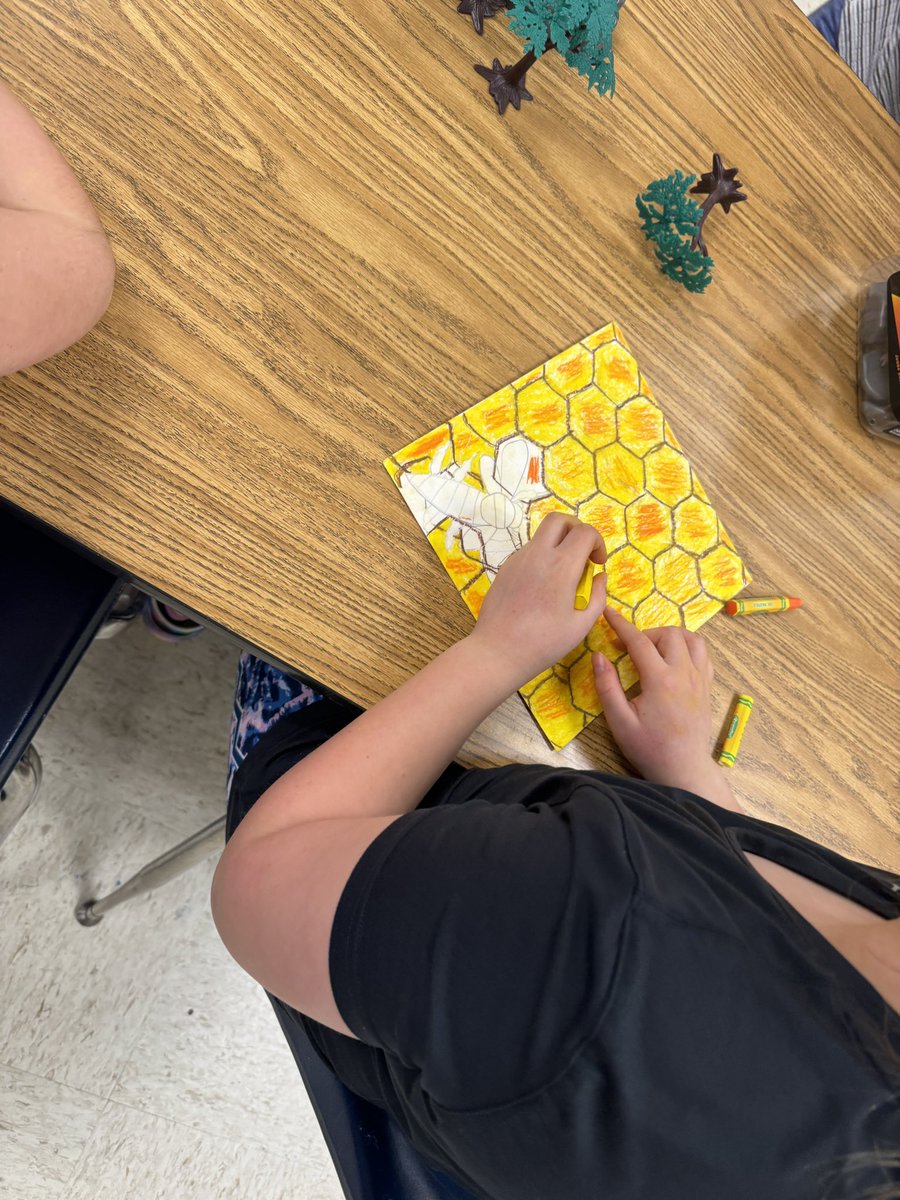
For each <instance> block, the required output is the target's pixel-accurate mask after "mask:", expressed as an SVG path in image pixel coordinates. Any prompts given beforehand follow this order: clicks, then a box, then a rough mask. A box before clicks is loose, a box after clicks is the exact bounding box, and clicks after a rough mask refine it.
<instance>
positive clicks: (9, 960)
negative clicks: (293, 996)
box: [0, 625, 342, 1200]
mask: <svg viewBox="0 0 900 1200" xmlns="http://www.w3.org/2000/svg"><path fill="white" fill-rule="evenodd" d="M236 661H237V650H236V649H235V648H234V647H233V646H231V645H230V644H227V643H226V642H225V641H224V640H223V639H222V638H220V637H218V636H215V635H213V634H211V633H209V632H206V633H204V634H203V635H202V636H201V637H200V638H198V639H196V640H194V641H189V642H185V643H182V644H180V645H168V644H166V643H163V642H160V641H158V640H156V639H155V638H153V637H151V636H150V635H149V634H148V633H147V632H146V630H145V629H144V628H143V626H138V625H134V626H133V627H131V628H128V629H126V630H124V631H123V632H122V633H121V634H120V635H119V636H117V637H115V638H113V639H112V640H110V641H104V642H97V643H95V644H94V646H93V647H92V648H91V649H90V651H89V652H88V654H87V656H86V658H85V659H84V661H83V662H82V664H81V665H80V666H79V668H78V669H77V671H76V672H75V674H74V676H73V677H72V679H71V681H70V683H69V685H68V686H67V688H66V690H65V691H64V692H63V695H62V697H61V698H60V700H59V701H58V703H57V705H56V706H55V708H54V709H53V711H52V713H51V714H50V716H49V717H48V719H47V721H46V722H45V723H44V726H43V727H42V729H41V731H40V734H39V735H38V738H37V745H38V747H39V749H40V753H41V756H42V758H43V762H44V768H45V778H44V785H43V787H42V789H41V793H40V795H39V797H38V799H37V800H36V801H35V804H34V805H33V807H32V808H31V809H30V810H29V811H28V812H27V813H26V814H25V816H24V817H23V819H22V821H21V822H20V824H19V825H18V826H17V827H16V829H15V830H14V831H13V833H12V835H11V836H10V838H9V840H8V841H7V842H6V844H5V845H4V846H3V848H2V849H0V1195H2V1197H3V1200H122V1198H123V1197H127V1198H128V1200H158V1198H160V1197H166V1198H167V1200H223V1198H224V1197H241V1198H242V1200H339V1197H340V1196H341V1194H342V1193H341V1189H340V1187H339V1185H338V1183H337V1179H336V1176H335V1173H334V1170H333V1168H332V1165H331V1161H330V1159H329V1156H328V1152H327V1150H326V1149H325V1145H324V1142H323V1140H322V1137H321V1134H320V1133H319V1130H318V1125H317V1123H316V1120H315V1117H314V1116H313V1114H312V1111H311V1109H310V1107H309V1104H308V1102H307V1100H306V1094H305V1092H304V1090H303V1086H302V1084H301V1083H300V1079H299V1076H298V1074H297V1071H296V1068H295V1067H294V1063H293V1059H292V1058H291V1055H290V1052H289V1051H288V1049H287V1046H286V1044H285V1043H284V1041H283V1039H282V1036H281V1032H280V1030H279V1028H278V1025H277V1023H276V1021H275V1017H274V1014H273V1013H272V1012H271V1010H270V1008H269V1005H268V1002H267V1000H266V999H265V997H264V996H263V995H262V993H261V992H260V991H259V989H258V988H257V986H256V985H255V984H254V983H253V981H252V980H250V979H249V978H247V977H246V976H245V975H244V974H243V973H242V972H241V970H240V969H239V968H238V967H237V966H236V965H235V964H234V963H233V962H232V961H231V959H230V958H229V957H228V954H227V953H226V952H225V950H224V949H223V947H222V945H221V943H220V942H219V939H218V936H217V934H216V931H215V929H214V927H213V924H212V920H211V918H210V915H209V904H208V896H209V885H210V879H211V876H212V868H213V861H214V860H210V861H209V862H208V863H207V864H204V865H203V866H200V867H195V868H194V869H193V870H192V871H191V872H190V873H189V874H187V875H184V876H182V877H181V878H180V879H178V880H176V881H174V882H173V883H171V884H169V885H167V886H166V887H165V888H163V889H161V890H160V891H159V892H156V893H154V894H153V895H150V896H143V897H139V898H138V899H137V900H134V901H132V902H130V903H128V904H126V905H123V906H122V908H119V909H115V910H114V911H113V912H111V913H110V914H109V915H108V916H107V917H105V918H104V920H103V921H102V922H101V923H100V924H99V925H98V926H97V927H96V928H94V929H84V928H82V927H81V926H80V925H78V924H77V922H76V921H75V917H74V915H73V913H74V908H75V905H76V903H77V902H78V901H79V900H81V899H85V898H87V897H88V896H89V895H97V894H102V893H103V892H105V891H107V890H109V889H111V888H112V887H114V886H115V885H116V882H117V881H118V880H121V879H125V878H127V877H128V876H129V875H130V874H132V873H133V872H134V871H135V870H137V869H138V868H139V867H141V866H143V865H144V863H145V862H147V861H148V860H150V859H151V858H153V857H155V856H156V855H157V854H159V853H161V852H162V851H163V850H166V849H168V848H169V847H170V846H172V845H174V844H175V843H176V842H178V841H179V840H180V839H182V838H184V837H186V836H187V835H188V834H190V833H193V832H194V831H195V830H197V829H199V828H201V827H202V826H203V825H205V824H207V823H208V822H209V821H211V820H213V819H214V818H215V817H216V816H218V815H219V814H220V813H221V812H222V811H223V807H224V778H225V753H226V747H227V738H228V722H229V716H230V707H231V692H232V685H233V680H234V669H235V663H236Z"/></svg>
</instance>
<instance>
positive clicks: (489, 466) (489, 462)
mask: <svg viewBox="0 0 900 1200" xmlns="http://www.w3.org/2000/svg"><path fill="white" fill-rule="evenodd" d="M479 466H480V468H481V483H482V486H483V487H484V490H485V491H486V492H487V494H488V495H489V496H493V494H494V492H499V491H500V490H501V488H500V485H499V483H497V480H496V477H495V472H496V469H497V467H496V464H495V462H494V460H493V459H492V458H491V456H490V455H489V454H482V456H481V459H480V461H479Z"/></svg>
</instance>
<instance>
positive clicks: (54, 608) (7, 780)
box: [0, 501, 123, 842]
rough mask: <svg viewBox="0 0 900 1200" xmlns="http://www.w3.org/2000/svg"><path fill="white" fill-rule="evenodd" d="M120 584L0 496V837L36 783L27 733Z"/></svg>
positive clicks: (92, 633)
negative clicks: (27, 518) (0, 681)
mask: <svg viewBox="0 0 900 1200" xmlns="http://www.w3.org/2000/svg"><path fill="white" fill-rule="evenodd" d="M122 585H123V580H122V579H121V577H120V576H118V575H116V574H114V573H113V572H111V571H109V570H107V569H106V568H105V567H103V566H101V565H100V564H99V563H96V562H94V561H91V560H90V559H88V558H86V557H85V556H84V555H82V554H79V553H77V552H76V551H74V550H72V549H70V548H69V547H68V546H66V545H64V544H63V543H62V542H61V541H58V540H57V539H56V538H55V537H54V536H52V535H51V534H49V533H48V532H45V531H44V530H43V529H42V528H39V527H38V526H37V525H36V524H32V523H31V522H30V521H28V520H26V519H25V518H24V517H23V516H22V514H20V513H19V512H18V510H17V509H15V508H14V507H13V506H12V505H10V504H8V503H6V502H5V501H0V678H2V681H3V683H2V687H0V842H2V841H3V840H4V838H5V837H6V836H8V835H9V832H10V830H11V829H12V827H13V826H14V825H15V823H16V821H17V820H18V819H19V817H21V815H22V813H23V812H24V811H25V809H27V807H28V805H29V804H30V803H31V801H32V800H33V799H34V796H35V795H36V793H37V789H38V786H39V784H40V758H39V757H38V755H37V753H36V752H35V751H34V749H33V748H31V741H32V738H33V737H34V735H35V733H36V732H37V729H38V727H39V726H40V724H41V722H42V721H43V719H44V717H45V716H46V715H47V713H48V712H49V711H50V708H51V707H52V705H53V703H54V701H55V700H56V697H57V696H58V695H59V693H60V691H61V690H62V688H63V685H64V684H65V682H66V680H67V679H68V678H69V676H70V675H71V673H72V671H73V670H74V669H75V667H76V666H77V664H78V663H79V661H80V660H81V658H82V656H83V654H84V652H85V650H87V648H88V646H89V645H90V644H91V642H92V641H93V639H94V637H95V636H96V634H97V632H98V630H99V629H100V627H101V626H102V625H103V623H104V621H105V620H106V617H107V615H108V613H109V612H110V609H111V608H112V606H113V604H114V603H115V600H116V596H117V595H118V593H119V591H120V590H121V588H122Z"/></svg>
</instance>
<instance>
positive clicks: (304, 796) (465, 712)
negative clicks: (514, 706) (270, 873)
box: [235, 633, 523, 840]
mask: <svg viewBox="0 0 900 1200" xmlns="http://www.w3.org/2000/svg"><path fill="white" fill-rule="evenodd" d="M522 682H523V680H521V679H519V678H517V677H516V675H515V674H514V673H513V672H512V671H511V670H510V668H509V666H508V665H507V663H506V662H505V661H504V656H503V655H502V654H501V653H500V652H499V651H498V650H497V649H495V648H494V647H493V646H492V645H491V644H490V643H488V642H487V640H485V641H484V642H482V641H480V640H479V639H478V638H477V637H476V636H475V634H474V633H473V634H471V635H470V636H469V637H467V638H464V639H463V640H462V641H461V642H457V643H456V644H455V645H454V646H451V647H450V649H449V650H446V651H445V652H444V653H443V654H441V655H440V656H439V657H438V658H436V659H434V661H433V662H431V663H429V664H428V666H427V667H425V668H424V669H423V670H421V671H420V672H419V673H418V674H417V675H415V676H413V678H412V679H408V680H407V681H406V683H404V684H403V685H402V686H401V687H400V688H398V689H397V691H396V692H393V693H392V694H391V695H390V696H388V697H386V698H385V699H384V700H382V701H381V702H380V703H379V704H376V705H375V706H374V707H373V708H371V709H369V710H368V711H367V712H365V713H363V714H362V716H360V717H357V719H356V720H355V721H353V723H352V724H350V725H348V726H347V727H346V728H345V729H342V730H341V731H340V733H337V734H335V736H334V737H332V738H330V739H329V740H328V741H327V742H326V743H325V744H324V745H323V746H321V747H320V748H319V749H318V750H315V751H314V752H313V753H312V754H310V755H309V756H308V757H306V758H305V759H303V761H302V762H299V763H297V765H296V766H294V767H292V768H291V769H290V770H289V771H287V772H286V773H285V774H284V775H283V776H282V777H281V778H280V779H279V780H278V781H277V782H276V783H274V784H273V785H272V787H270V788H269V790H268V791H267V792H266V793H265V795H264V796H262V798H261V799H260V800H259V801H258V802H257V804H255V805H254V807H253V809H252V811H251V812H250V813H248V815H247V817H246V818H245V819H244V821H243V822H242V824H241V826H240V829H239V830H238V832H237V834H235V840H237V838H238V836H239V835H240V838H241V840H243V839H245V838H246V839H247V840H254V839H255V838H257V837H261V836H264V835H266V834H270V833H275V832H278V831H279V830H281V829H284V828H287V827H288V826H290V825H293V824H296V823H298V822H301V821H309V820H316V819H321V818H339V817H375V816H389V815H399V814H401V813H404V812H408V811H409V810H410V809H413V808H415V807H416V805H417V804H418V803H419V801H420V800H421V799H422V797H423V796H424V795H425V793H426V792H427V791H428V789H429V787H430V786H431V785H432V783H434V781H435V780H436V779H437V777H438V776H439V775H440V773H441V771H443V769H444V768H445V767H446V766H447V765H448V764H449V763H450V762H452V761H453V759H454V758H455V756H456V754H457V753H458V751H459V749H460V747H461V746H462V745H463V743H464V742H465V740H466V738H468V737H469V735H470V734H471V733H472V731H473V730H474V729H475V728H476V727H477V726H478V725H479V724H480V723H481V722H482V721H483V720H484V719H485V717H487V716H488V715H489V714H490V713H491V712H492V711H493V710H494V709H495V708H496V707H497V705H498V704H499V703H500V702H501V701H503V700H505V699H506V697H507V696H509V695H510V694H511V693H512V692H513V691H514V690H515V689H516V687H518V686H520V684H521V683H522Z"/></svg>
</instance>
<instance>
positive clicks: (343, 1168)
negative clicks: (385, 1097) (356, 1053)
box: [272, 1002, 476, 1200]
mask: <svg viewBox="0 0 900 1200" xmlns="http://www.w3.org/2000/svg"><path fill="white" fill-rule="evenodd" d="M272 1007H273V1008H274V1010H275V1015H276V1017H277V1018H278V1023H279V1024H280V1025H281V1028H282V1030H283V1031H284V1035H285V1037H286V1038H287V1041H288V1044H289V1045H290V1047H291V1050H292V1052H293V1055H294V1061H295V1062H296V1064H297V1067H298V1069H299V1071H300V1075H301V1077H302V1079H303V1083H304V1086H305V1087H306V1091H307V1093H308V1095H309V1098H310V1100H311V1101H312V1106H313V1109H314V1111H315V1114H316V1117H317V1118H318V1120H319V1125H320V1127H321V1130H322V1134H323V1136H324V1138H325V1143H326V1145H327V1146H328V1150H329V1152H330V1154H331V1158H332V1161H333V1163H334V1167H335V1170H336V1171H337V1176H338V1179H339V1180H340V1184H341V1187H342V1188H343V1189H344V1195H345V1196H346V1197H347V1200H476V1197H474V1196H473V1195H472V1193H471V1192H468V1191H466V1189H465V1188H463V1187H461V1186H460V1185H459V1184H458V1183H456V1182H455V1181H454V1180H452V1179H450V1178H449V1177H448V1176H447V1175H445V1174H444V1173H443V1172H441V1171H437V1170H435V1169H433V1168H432V1167H429V1166H428V1164H427V1163H426V1162H425V1161H424V1159H423V1158H422V1157H421V1156H420V1154H419V1153H418V1151H417V1150H415V1149H414V1148H413V1146H412V1145H410V1142H409V1140H408V1139H407V1137H406V1135H405V1134H404V1133H403V1131H402V1130H401V1129H400V1128H399V1126H398V1125H397V1123H396V1122H395V1121H394V1120H393V1118H391V1117H390V1116H389V1115H388V1114H387V1113H386V1112H384V1111H383V1110H382V1109H380V1108H378V1107H377V1106H376V1105H374V1104H370V1103H369V1101H368V1100H363V1099H362V1098H361V1097H359V1096H357V1095H356V1094H355V1093H354V1092H351V1091H350V1089H349V1088H346V1087H344V1085H343V1084H342V1083H341V1082H340V1080H339V1079H338V1078H337V1077H336V1076H335V1075H334V1074H333V1073H332V1072H331V1071H330V1070H329V1069H328V1067H327V1066H326V1065H325V1063H323V1062H322V1060H321V1058H320V1057H319V1055H318V1054H317V1052H316V1050H315V1047H314V1046H313V1045H312V1043H311V1042H310V1040H309V1038H308V1037H307V1035H306V1031H305V1030H304V1028H303V1026H302V1025H301V1024H300V1022H299V1021H298V1020H297V1018H296V1016H295V1015H294V1014H293V1012H292V1010H291V1009H289V1008H287V1007H286V1006H285V1005H283V1004H280V1003H278V1002H273V1004H272Z"/></svg>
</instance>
